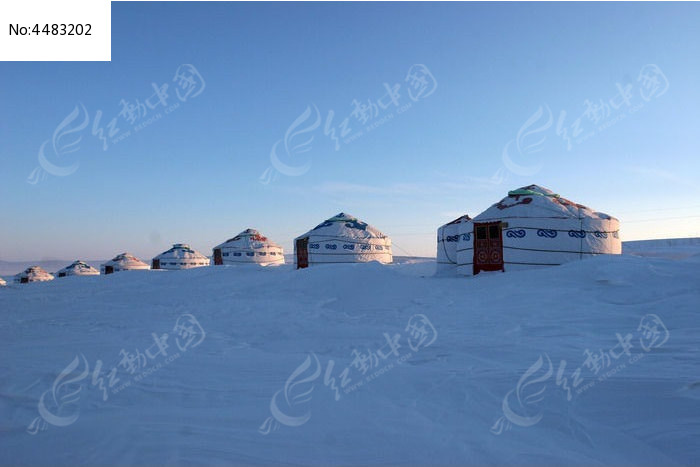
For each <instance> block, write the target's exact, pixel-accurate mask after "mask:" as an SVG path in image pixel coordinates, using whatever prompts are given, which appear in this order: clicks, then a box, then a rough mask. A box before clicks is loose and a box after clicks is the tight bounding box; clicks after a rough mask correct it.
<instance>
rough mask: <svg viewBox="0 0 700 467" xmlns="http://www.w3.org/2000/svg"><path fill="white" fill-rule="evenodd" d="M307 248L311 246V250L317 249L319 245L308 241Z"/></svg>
mask: <svg viewBox="0 0 700 467" xmlns="http://www.w3.org/2000/svg"><path fill="white" fill-rule="evenodd" d="M309 248H311V249H312V250H318V249H319V248H321V245H319V244H318V243H309Z"/></svg>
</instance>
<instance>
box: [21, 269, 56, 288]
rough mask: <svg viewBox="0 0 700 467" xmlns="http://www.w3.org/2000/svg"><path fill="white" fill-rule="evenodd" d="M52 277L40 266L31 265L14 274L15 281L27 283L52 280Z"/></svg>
mask: <svg viewBox="0 0 700 467" xmlns="http://www.w3.org/2000/svg"><path fill="white" fill-rule="evenodd" d="M53 279H54V277H53V276H52V275H51V274H49V273H48V272H46V271H44V269H43V268H42V267H40V266H32V267H30V268H27V269H25V270H24V271H23V272H20V273H19V274H17V275H16V276H15V282H16V283H18V284H28V283H29V282H46V281H52V280H53Z"/></svg>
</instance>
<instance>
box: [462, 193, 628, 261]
mask: <svg viewBox="0 0 700 467" xmlns="http://www.w3.org/2000/svg"><path fill="white" fill-rule="evenodd" d="M619 230H620V223H619V221H618V220H617V219H616V218H614V217H612V216H610V215H608V214H604V213H602V212H597V211H594V210H592V209H590V208H588V207H586V206H584V205H581V204H577V203H574V202H573V201H569V200H568V199H566V198H563V197H561V196H559V195H558V194H556V193H553V192H552V191H550V190H548V189H546V188H543V187H540V186H538V185H529V186H525V187H522V188H519V189H517V190H513V191H510V192H508V196H506V197H505V198H503V199H502V200H500V201H499V202H497V203H496V204H494V205H493V206H491V207H490V208H488V209H487V210H486V211H484V212H482V213H481V214H479V215H478V216H476V217H475V218H474V219H473V220H472V222H467V223H462V224H460V227H459V229H458V231H459V235H460V239H461V238H465V239H466V241H465V242H460V243H459V244H458V250H457V262H458V272H459V273H460V274H466V275H471V274H478V273H479V272H481V271H512V270H517V269H528V268H535V267H540V266H556V265H560V264H563V263H567V262H569V261H574V260H578V259H583V258H589V257H591V256H594V255H603V254H609V255H618V254H620V253H621V252H622V244H621V242H620V235H619Z"/></svg>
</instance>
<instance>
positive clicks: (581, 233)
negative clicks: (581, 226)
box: [569, 230, 586, 238]
mask: <svg viewBox="0 0 700 467" xmlns="http://www.w3.org/2000/svg"><path fill="white" fill-rule="evenodd" d="M569 237H575V238H585V237H586V232H584V231H583V230H569Z"/></svg>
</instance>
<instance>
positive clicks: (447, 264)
mask: <svg viewBox="0 0 700 467" xmlns="http://www.w3.org/2000/svg"><path fill="white" fill-rule="evenodd" d="M471 220H472V219H471V217H469V216H468V215H466V214H465V215H463V216H460V217H458V218H457V219H455V220H453V221H451V222H448V223H447V224H445V225H442V226H440V227H439V228H438V231H437V272H438V274H445V273H448V274H449V273H454V272H455V271H456V270H457V245H458V244H459V241H460V235H459V226H460V224H463V223H466V222H471Z"/></svg>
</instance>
